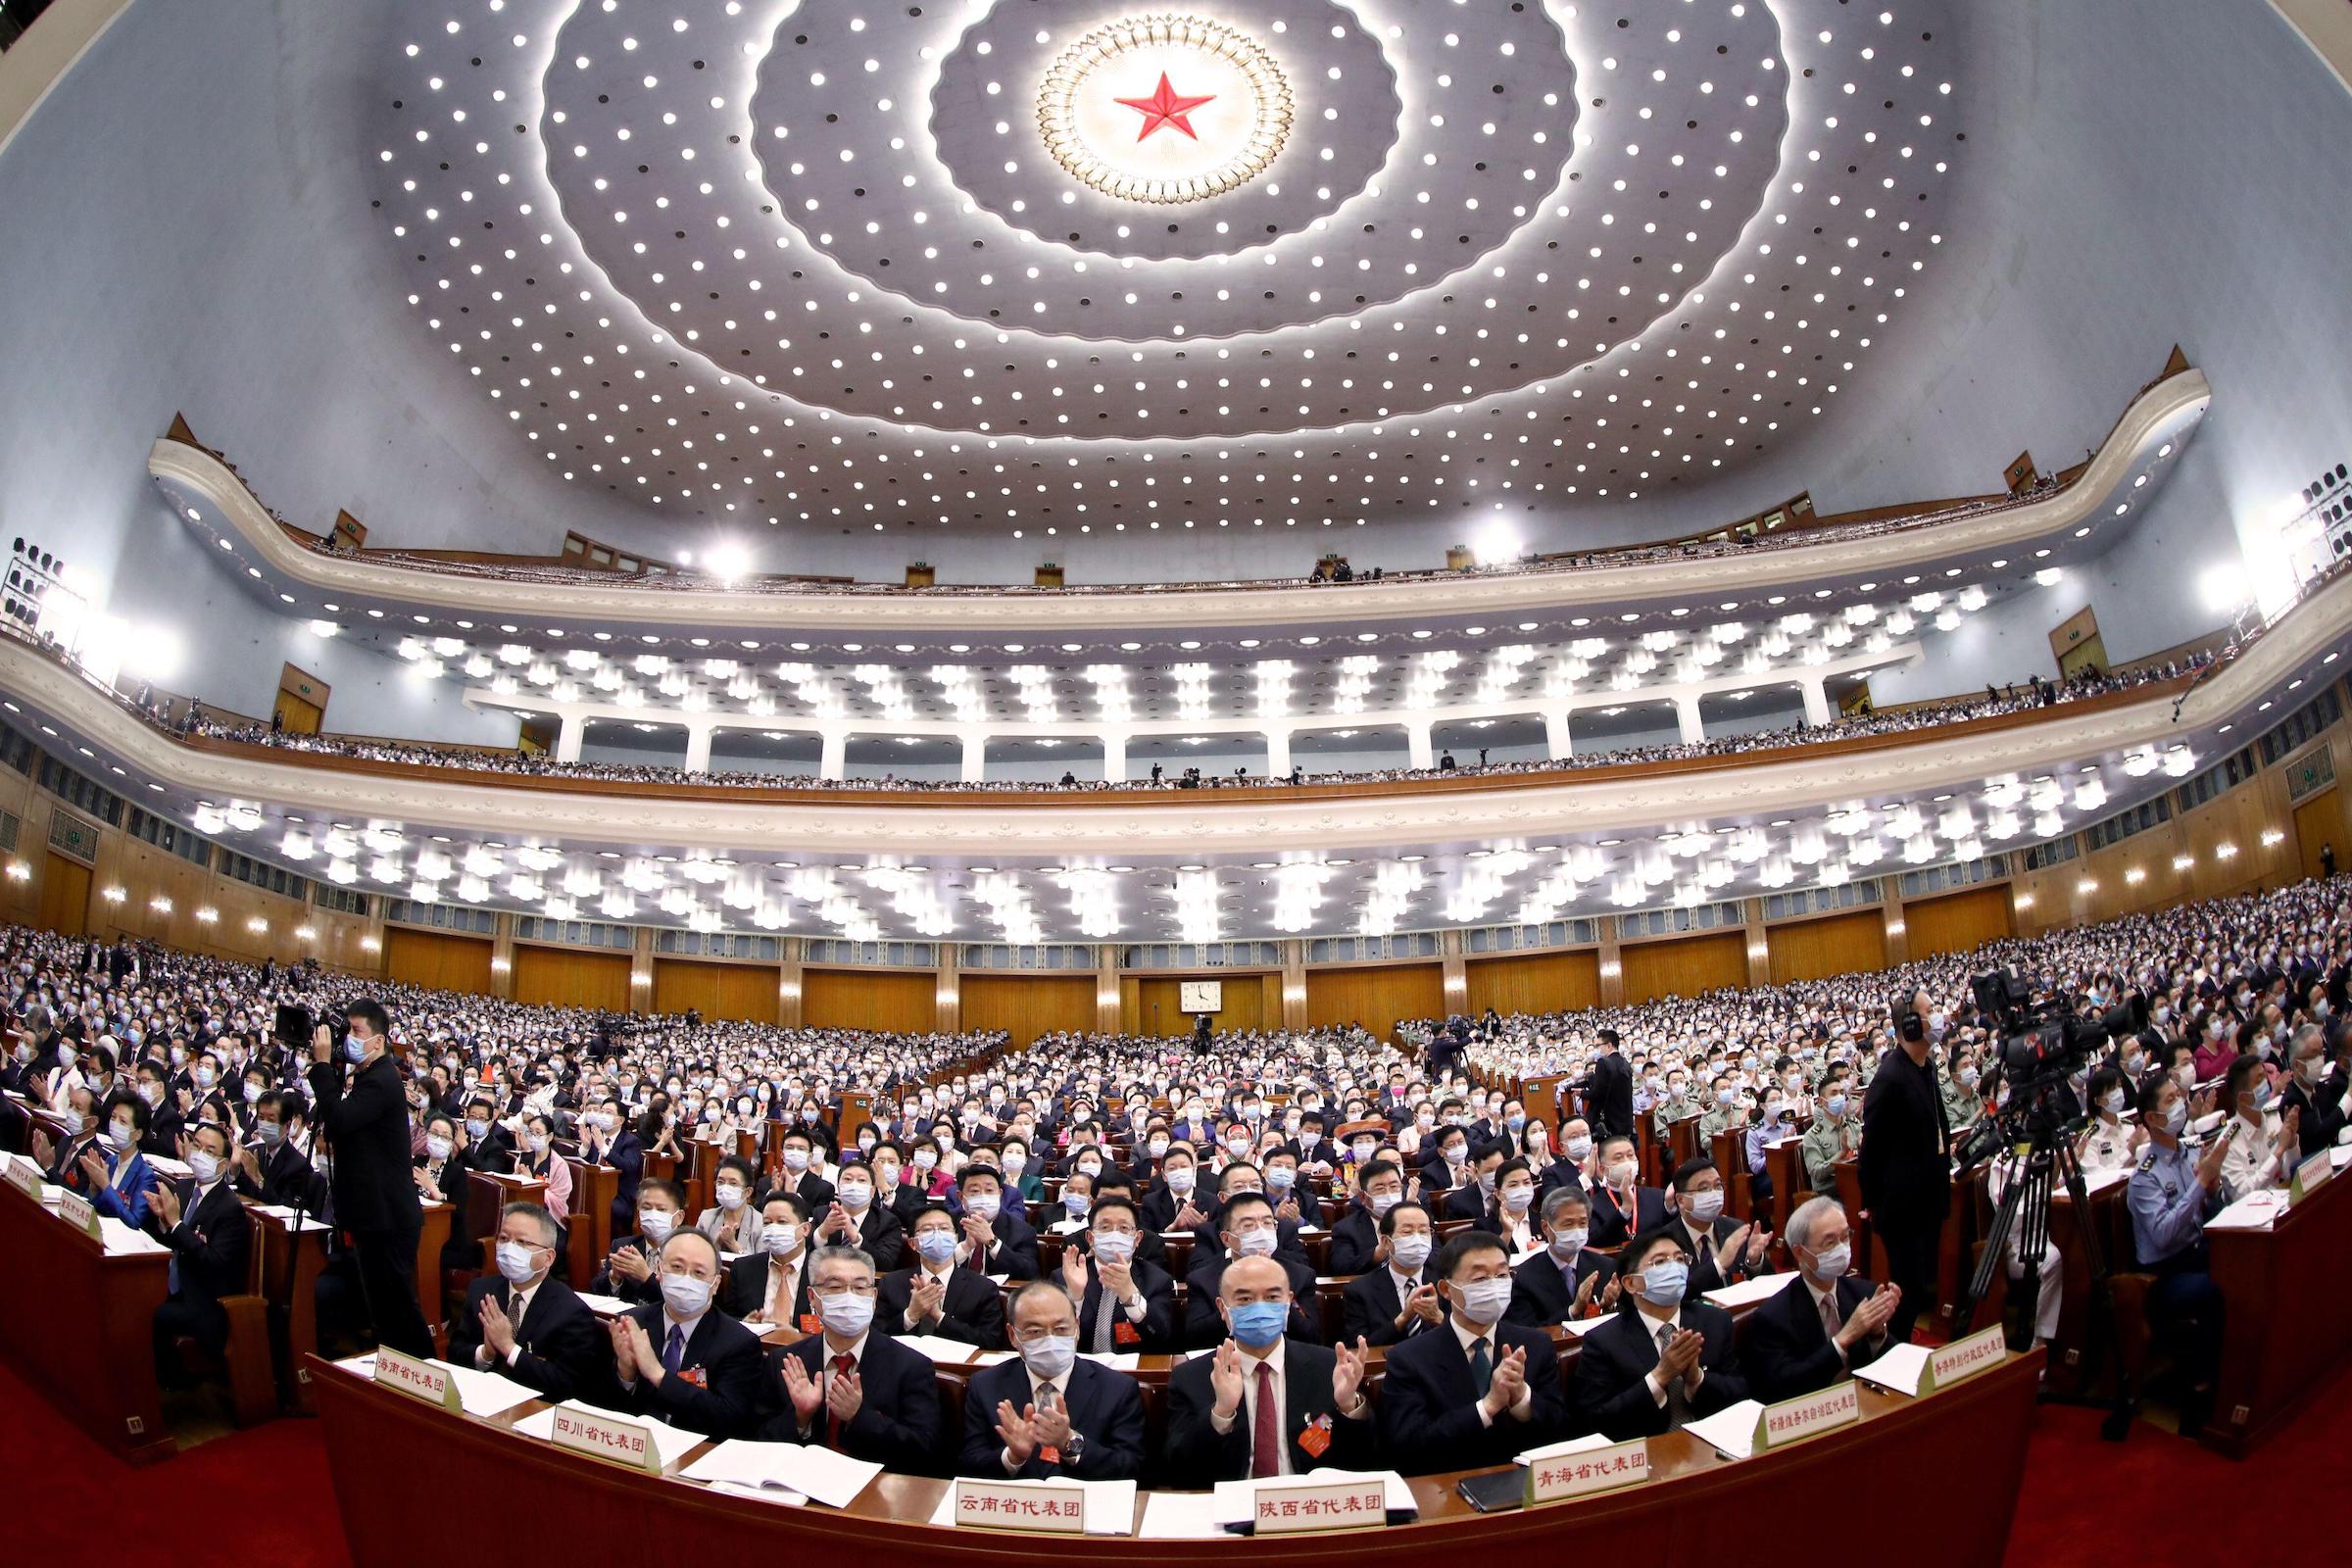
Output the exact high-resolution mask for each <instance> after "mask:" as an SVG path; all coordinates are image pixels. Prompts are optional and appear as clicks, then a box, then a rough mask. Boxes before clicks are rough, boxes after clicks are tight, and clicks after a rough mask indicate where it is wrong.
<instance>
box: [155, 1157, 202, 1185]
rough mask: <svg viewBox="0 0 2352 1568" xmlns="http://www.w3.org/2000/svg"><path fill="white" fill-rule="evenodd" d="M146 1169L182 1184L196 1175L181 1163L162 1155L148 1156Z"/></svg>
mask: <svg viewBox="0 0 2352 1568" xmlns="http://www.w3.org/2000/svg"><path fill="white" fill-rule="evenodd" d="M147 1168H148V1169H149V1170H152V1171H154V1172H155V1173H156V1174H157V1175H159V1176H169V1177H171V1178H172V1180H173V1181H175V1182H184V1181H186V1180H187V1179H188V1178H189V1177H191V1176H193V1175H195V1174H196V1173H195V1172H194V1171H192V1170H190V1169H188V1167H187V1166H186V1164H184V1163H183V1162H181V1161H179V1160H176V1159H172V1158H171V1157H170V1156H168V1155H164V1154H149V1155H148V1156H147Z"/></svg>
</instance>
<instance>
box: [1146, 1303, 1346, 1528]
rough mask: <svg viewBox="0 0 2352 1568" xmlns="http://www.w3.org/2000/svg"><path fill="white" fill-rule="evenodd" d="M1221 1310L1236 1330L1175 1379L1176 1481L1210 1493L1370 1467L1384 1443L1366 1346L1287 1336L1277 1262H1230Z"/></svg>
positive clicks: (1171, 1424) (1171, 1427)
mask: <svg viewBox="0 0 2352 1568" xmlns="http://www.w3.org/2000/svg"><path fill="white" fill-rule="evenodd" d="M1217 1312H1218V1315H1219V1316H1220V1317H1222V1318H1223V1319H1224V1322H1225V1327H1226V1329H1227V1331H1228V1334H1227V1338H1226V1339H1225V1341H1224V1342H1223V1343H1222V1344H1221V1345H1219V1346H1218V1347H1217V1348H1216V1349H1215V1350H1214V1351H1213V1352H1212V1353H1210V1354H1208V1355H1198V1356H1195V1357H1193V1358H1192V1359H1191V1360H1189V1361H1186V1362H1184V1363H1183V1364H1182V1365H1180V1366H1178V1367H1177V1368H1176V1370H1175V1371H1174V1372H1173V1373H1171V1374H1170V1375H1169V1377H1168V1439H1167V1475H1166V1477H1165V1478H1164V1480H1163V1478H1161V1477H1159V1476H1154V1477H1153V1478H1152V1479H1153V1483H1154V1484H1155V1485H1167V1486H1175V1487H1190V1488H1207V1487H1211V1486H1214V1485H1215V1484H1216V1483H1217V1482H1220V1481H1240V1480H1243V1479H1245V1478H1248V1477H1267V1476H1298V1475H1304V1474H1306V1473H1307V1472H1308V1471H1310V1470H1314V1469H1318V1468H1323V1467H1333V1468H1337V1469H1341V1470H1362V1469H1366V1468H1369V1467H1370V1466H1371V1465H1372V1464H1373V1462H1374V1459H1373V1455H1374V1454H1375V1453H1376V1452H1377V1451H1378V1448H1379V1444H1378V1441H1377V1436H1376V1434H1375V1433H1374V1431H1373V1427H1372V1423H1371V1420H1370V1416H1371V1401H1370V1400H1369V1399H1367V1398H1366V1397H1365V1396H1364V1393H1363V1387H1362V1385H1363V1378H1364V1358H1363V1347H1360V1346H1359V1347H1357V1348H1354V1349H1350V1348H1348V1347H1347V1346H1345V1345H1342V1346H1340V1347H1339V1348H1337V1349H1326V1348H1324V1347H1322V1346H1320V1345H1311V1344H1308V1343H1306V1342H1305V1341H1302V1340H1301V1341H1293V1340H1289V1339H1286V1338H1284V1336H1283V1332H1282V1331H1283V1326H1284V1325H1285V1324H1286V1323H1288V1322H1289V1321H1290V1316H1291V1284H1290V1276H1289V1275H1288V1274H1286V1273H1284V1271H1283V1268H1282V1265H1281V1264H1280V1263H1278V1262H1276V1261H1275V1260H1274V1259H1273V1258H1271V1257H1242V1258H1236V1259H1235V1260H1234V1261H1233V1262H1231V1263H1228V1264H1226V1265H1225V1272H1224V1275H1223V1278H1222V1279H1221V1280H1220V1281H1219V1283H1218V1287H1217Z"/></svg>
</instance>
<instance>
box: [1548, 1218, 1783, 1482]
mask: <svg viewBox="0 0 2352 1568" xmlns="http://www.w3.org/2000/svg"><path fill="white" fill-rule="evenodd" d="M1617 1262H1618V1267H1619V1268H1620V1269H1622V1270H1623V1271H1624V1277H1625V1280H1626V1288H1627V1289H1628V1290H1630V1291H1632V1292H1633V1293H1634V1303H1635V1306H1636V1308H1637V1309H1636V1310H1634V1311H1631V1312H1618V1313H1616V1314H1614V1315H1612V1316H1611V1317H1610V1318H1609V1319H1608V1320H1607V1321H1606V1322H1604V1323H1602V1324H1601V1326H1600V1327H1599V1328H1596V1329H1594V1330H1593V1332H1592V1333H1590V1334H1588V1335H1586V1336H1585V1343H1584V1347H1583V1349H1582V1351H1581V1353H1579V1354H1578V1356H1577V1358H1576V1381H1575V1383H1574V1385H1573V1386H1572V1387H1571V1388H1570V1389H1569V1391H1568V1403H1569V1409H1570V1410H1571V1412H1572V1413H1573V1419H1574V1420H1575V1421H1576V1423H1577V1424H1578V1425H1579V1426H1580V1427H1581V1428H1586V1429H1597V1430H1598V1431H1599V1432H1601V1433H1602V1434H1604V1435H1605V1436H1607V1437H1608V1438H1609V1439H1610V1441H1612V1442H1615V1443H1628V1442H1631V1441H1632V1440H1634V1439H1635V1438H1646V1437H1656V1436H1658V1435H1659V1434H1661V1433H1666V1432H1673V1431H1677V1430H1679V1429H1681V1428H1682V1427H1683V1426H1684V1425H1685V1424H1686V1423H1687V1422H1689V1421H1690V1420H1691V1419H1692V1418H1693V1417H1696V1416H1703V1415H1712V1414H1713V1413H1714V1412H1716V1411H1717V1410H1720V1409H1722V1408H1723V1407H1724V1406H1726V1405H1730V1404H1738V1403H1739V1402H1740V1400H1741V1399H1744V1398H1746V1397H1747V1380H1746V1379H1745V1378H1744V1377H1742V1376H1741V1375H1740V1359H1739V1352H1738V1350H1737V1348H1735V1347H1734V1345H1733V1343H1732V1314H1731V1313H1729V1312H1726V1311H1725V1310H1724V1309H1723V1308H1721V1307H1719V1306H1709V1305H1707V1304H1706V1303H1705V1302H1703V1301H1701V1302H1699V1303H1698V1304H1696V1305H1689V1304H1686V1303H1685V1302H1684V1300H1683V1292H1684V1289H1685V1287H1686V1286H1687V1285H1688V1284H1689V1281H1690V1268H1691V1258H1690V1254H1689V1253H1688V1252H1687V1251H1686V1250H1684V1248H1683V1232H1682V1230H1681V1229H1680V1228H1679V1227H1676V1228H1672V1229H1665V1230H1654V1231H1648V1232H1645V1233H1643V1234H1642V1235H1641V1236H1637V1237H1636V1238H1634V1240H1633V1242H1632V1243H1631V1244H1629V1245H1628V1246H1627V1248H1626V1250H1625V1251H1624V1253H1623V1254H1621V1255H1620V1256H1619V1258H1618V1260H1617Z"/></svg>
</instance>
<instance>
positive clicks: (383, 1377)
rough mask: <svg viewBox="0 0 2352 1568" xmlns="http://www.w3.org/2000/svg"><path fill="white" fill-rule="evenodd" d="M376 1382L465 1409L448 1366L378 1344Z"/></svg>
mask: <svg viewBox="0 0 2352 1568" xmlns="http://www.w3.org/2000/svg"><path fill="white" fill-rule="evenodd" d="M375 1381H376V1382H378V1383H381V1384H382V1385H383V1386H384V1387H386V1388H388V1389H398V1390H399V1391H400V1392H401V1393H403V1394H405V1395H408V1396H409V1397H411V1398H416V1399H422V1400H423V1401H424V1402H425V1403H427V1404H437V1405H439V1406H440V1407H441V1408H442V1409H444V1410H452V1411H455V1410H462V1409H464V1408H465V1401H464V1400H463V1399H462V1398H461V1397H459V1394H458V1380H457V1379H456V1378H453V1377H451V1376H450V1375H449V1368H447V1367H445V1366H435V1365H433V1363H432V1362H430V1361H422V1360H418V1359H417V1357H416V1356H413V1355H405V1354H403V1353H402V1352H400V1351H398V1350H393V1349H386V1348H382V1347H378V1348H377V1349H376V1352H375Z"/></svg>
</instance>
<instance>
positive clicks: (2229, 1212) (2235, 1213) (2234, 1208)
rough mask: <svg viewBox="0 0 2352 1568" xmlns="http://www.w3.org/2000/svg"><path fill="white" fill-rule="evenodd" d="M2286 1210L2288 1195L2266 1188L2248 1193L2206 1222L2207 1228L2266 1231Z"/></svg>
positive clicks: (2210, 1229)
mask: <svg viewBox="0 0 2352 1568" xmlns="http://www.w3.org/2000/svg"><path fill="white" fill-rule="evenodd" d="M2286 1209H2287V1200H2286V1194H2285V1193H2283V1192H2280V1191H2278V1190H2277V1189H2275V1188H2267V1187H2266V1188H2263V1189H2261V1190H2259V1191H2256V1192H2251V1193H2248V1194H2247V1195H2246V1196H2245V1197H2243V1198H2241V1199H2239V1200H2238V1201H2236V1202H2234V1203H2231V1204H2230V1205H2229V1207H2228V1208H2225V1209H2223V1210H2222V1211H2221V1212H2220V1213H2219V1214H2216V1215H2214V1216H2213V1218H2211V1219H2209V1220H2207V1221H2206V1222H2205V1228H2206V1229H2207V1230H2209V1231H2265V1230H2269V1229H2270V1228H2271V1222H2272V1221H2273V1220H2276V1219H2277V1218H2278V1216H2279V1215H2281V1214H2283V1213H2285V1212H2286Z"/></svg>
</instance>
